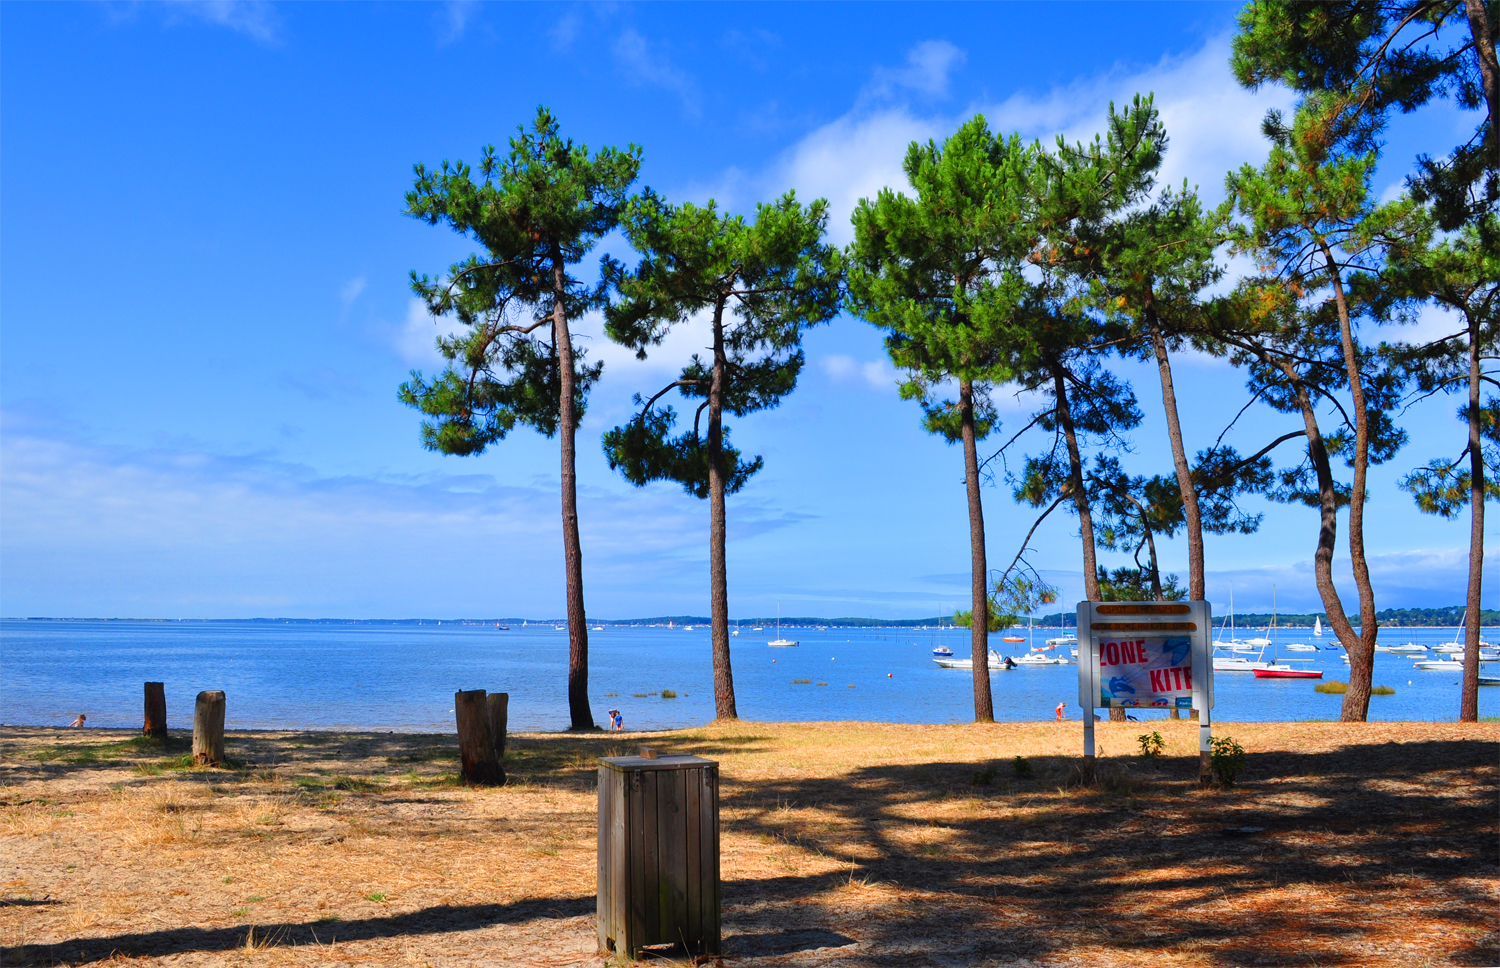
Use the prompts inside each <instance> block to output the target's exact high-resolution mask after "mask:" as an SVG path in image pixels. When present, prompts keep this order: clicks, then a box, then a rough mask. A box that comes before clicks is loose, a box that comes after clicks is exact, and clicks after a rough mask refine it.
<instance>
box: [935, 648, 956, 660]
mask: <svg viewBox="0 0 1500 968" xmlns="http://www.w3.org/2000/svg"><path fill="white" fill-rule="evenodd" d="M932 654H933V655H935V656H937V657H938V658H941V659H951V658H953V650H952V649H950V648H948V647H947V646H946V645H940V646H938V647H937V648H935V649H933V650H932Z"/></svg>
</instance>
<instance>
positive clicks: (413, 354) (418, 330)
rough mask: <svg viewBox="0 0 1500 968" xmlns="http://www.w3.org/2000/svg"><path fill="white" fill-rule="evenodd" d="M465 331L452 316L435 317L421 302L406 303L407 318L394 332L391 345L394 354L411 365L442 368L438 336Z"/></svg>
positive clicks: (409, 301)
mask: <svg viewBox="0 0 1500 968" xmlns="http://www.w3.org/2000/svg"><path fill="white" fill-rule="evenodd" d="M463 330H464V325H463V324H462V323H460V322H459V321H458V320H456V319H454V318H453V317H452V316H441V317H434V316H433V315H432V314H430V313H429V312H427V304H426V303H424V302H422V300H420V299H411V300H408V301H407V303H406V319H405V321H404V322H403V323H402V324H401V327H400V329H398V330H396V331H395V334H394V340H393V343H394V346H395V350H396V353H397V355H399V356H400V357H401V359H403V360H405V361H406V362H407V363H410V364H412V365H414V366H416V365H427V366H441V365H443V363H444V360H443V357H442V354H440V353H439V352H438V351H437V338H438V337H439V336H452V335H453V334H454V333H459V332H462V331H463Z"/></svg>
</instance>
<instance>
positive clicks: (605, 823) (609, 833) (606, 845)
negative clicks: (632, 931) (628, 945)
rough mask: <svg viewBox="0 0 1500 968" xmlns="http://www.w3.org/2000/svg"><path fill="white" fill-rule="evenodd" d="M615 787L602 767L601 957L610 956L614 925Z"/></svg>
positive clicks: (597, 903) (597, 893)
mask: <svg viewBox="0 0 1500 968" xmlns="http://www.w3.org/2000/svg"><path fill="white" fill-rule="evenodd" d="M613 786H614V770H611V769H610V768H609V767H607V766H601V767H599V790H598V793H599V838H598V839H599V845H598V848H597V849H598V857H597V865H598V869H597V874H596V876H595V879H594V930H595V933H596V934H597V935H598V939H599V947H598V949H597V950H598V952H599V954H600V956H601V957H604V956H607V955H608V954H609V943H608V939H609V938H610V936H611V932H612V931H613V928H614V925H613V923H612V921H611V919H610V914H611V906H612V905H613V903H614V897H613V896H612V895H611V893H610V888H611V886H612V885H613V883H614V882H613V879H612V878H611V877H610V851H611V849H612V848H613V846H614V844H613V834H614V814H613V811H612V809H611V808H612V806H613V801H612V800H611V798H610V789H611V788H612V787H613Z"/></svg>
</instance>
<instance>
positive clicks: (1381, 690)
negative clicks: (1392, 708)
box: [1370, 686, 1396, 696]
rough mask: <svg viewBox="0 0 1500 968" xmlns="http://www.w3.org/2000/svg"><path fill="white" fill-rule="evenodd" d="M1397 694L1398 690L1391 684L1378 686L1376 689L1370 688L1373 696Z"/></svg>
mask: <svg viewBox="0 0 1500 968" xmlns="http://www.w3.org/2000/svg"><path fill="white" fill-rule="evenodd" d="M1395 694H1396V690H1394V689H1392V688H1391V687H1390V686H1376V687H1375V688H1374V689H1371V690H1370V695H1372V696H1394V695H1395Z"/></svg>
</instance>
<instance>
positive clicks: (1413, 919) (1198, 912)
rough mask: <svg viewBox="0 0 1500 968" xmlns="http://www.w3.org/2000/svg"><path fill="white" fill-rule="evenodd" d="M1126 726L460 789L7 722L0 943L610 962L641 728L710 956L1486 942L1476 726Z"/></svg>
mask: <svg viewBox="0 0 1500 968" xmlns="http://www.w3.org/2000/svg"><path fill="white" fill-rule="evenodd" d="M1150 726H1151V728H1152V729H1156V730H1158V731H1160V732H1161V734H1162V736H1163V737H1164V739H1165V743H1166V749H1165V754H1164V755H1163V756H1161V757H1159V758H1154V759H1148V758H1144V757H1142V756H1141V755H1140V754H1139V747H1138V743H1137V737H1138V736H1139V735H1141V734H1142V733H1143V732H1145V731H1146V727H1147V724H1136V723H1106V724H1101V726H1100V730H1099V733H1100V745H1101V751H1102V754H1103V755H1102V756H1101V759H1100V782H1099V783H1097V784H1096V785H1094V786H1091V787H1080V786H1079V785H1078V784H1077V783H1076V779H1077V767H1078V763H1079V758H1078V753H1079V748H1080V729H1079V725H1078V723H1076V722H1074V723H1062V724H1052V723H1042V724H1025V723H1007V724H998V725H994V726H983V727H979V726H906V725H885V724H852V723H832V724H807V723H798V724H770V723H739V724H734V725H728V726H710V727H705V728H702V729H692V730H681V731H675V732H670V733H654V734H649V735H646V734H626V735H624V736H610V735H597V736H595V735H591V736H585V737H580V736H569V735H550V734H548V735H543V734H535V735H520V736H515V737H512V741H511V752H510V755H509V756H508V757H507V769H508V771H509V773H510V776H511V782H510V784H509V785H507V786H506V787H504V788H501V789H482V790H471V789H467V788H464V787H462V786H460V785H458V783H457V778H456V776H455V773H456V770H457V748H456V740H455V738H454V737H452V736H443V735H422V734H394V733H319V732H255V733H241V732H232V733H230V735H229V737H228V741H227V744H226V745H227V750H228V755H229V756H230V757H231V760H232V763H231V764H230V767H229V768H227V769H203V770H198V769H192V768H190V767H188V766H187V763H186V759H187V758H186V756H185V753H186V751H187V738H186V737H185V736H184V735H182V734H176V733H174V735H173V738H172V740H171V743H170V746H169V747H168V748H166V749H163V748H160V747H159V746H154V745H153V744H150V743H145V742H142V741H140V740H137V739H134V738H133V735H132V734H131V733H128V732H124V731H113V730H97V729H85V730H61V729H42V728H29V727H0V784H3V787H0V964H3V965H7V966H9V965H19V964H34V965H53V964H61V965H75V964H92V963H96V962H109V963H118V964H143V965H145V964H149V965H158V964H160V965H240V964H246V965H262V964H264V965H323V964H329V965H333V964H337V965H407V964H410V965H433V966H460V965H602V964H610V963H618V961H619V959H618V958H616V959H615V961H614V962H607V961H606V960H605V959H603V958H601V957H599V956H598V955H597V953H596V951H595V936H594V924H593V907H594V888H595V885H594V871H595V844H596V840H595V838H596V831H595V802H596V801H595V789H594V785H595V760H596V758H597V757H598V756H600V755H610V754H616V753H624V752H633V751H634V748H635V747H636V746H637V745H638V744H639V743H641V742H649V743H650V744H651V745H653V746H656V747H658V748H661V749H664V750H666V751H671V752H692V753H697V754H699V755H703V756H708V757H711V758H714V759H716V760H718V761H719V762H720V763H721V770H722V777H723V780H722V797H723V801H722V821H723V853H722V871H723V878H724V888H723V898H724V933H725V937H724V955H723V959H722V960H723V963H724V964H727V965H746V966H752V965H753V966H769V965H816V966H830V968H832V966H840V968H842V966H850V968H853V966H861V968H866V966H868V968H883V966H905V965H1007V966H1012V965H1013V966H1033V965H1152V966H1160V965H1184V966H1189V965H1191V966H1210V965H1213V966H1217V965H1359V966H1383V965H1496V964H1500V929H1497V923H1500V917H1497V914H1500V903H1497V902H1500V777H1497V772H1500V725H1497V724H1494V723H1481V724H1477V725H1475V724H1465V725H1460V724H1430V723H1379V724H1348V725H1345V724H1337V723H1295V724H1216V726H1215V733H1216V735H1221V736H1222V735H1228V736H1232V737H1233V738H1234V739H1236V740H1237V741H1238V742H1239V743H1240V744H1242V745H1243V746H1244V748H1245V749H1246V751H1247V753H1248V756H1247V761H1246V767H1245V771H1244V774H1243V776H1242V777H1241V780H1240V782H1239V783H1238V784H1237V785H1236V786H1234V787H1232V788H1229V789H1219V788H1213V789H1202V788H1200V787H1199V785H1198V784H1197V782H1196V764H1197V759H1196V730H1195V726H1194V725H1193V724H1190V723H1185V722H1184V723H1170V722H1168V723H1160V722H1158V723H1153V724H1150ZM1017 756H1021V757H1024V765H1022V766H1021V767H1020V769H1021V773H1018V772H1017V763H1016V760H1015V758H1016V757H1017ZM1028 771H1029V775H1024V776H1023V775H1022V773H1026V772H1028ZM1243 827H1260V828H1263V829H1262V830H1261V831H1260V832H1250V833H1239V832H1236V831H1235V830H1232V829H1230V828H1243ZM1226 831H1228V832H1226ZM677 957H679V958H680V957H681V955H680V954H679V955H678V956H677Z"/></svg>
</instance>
